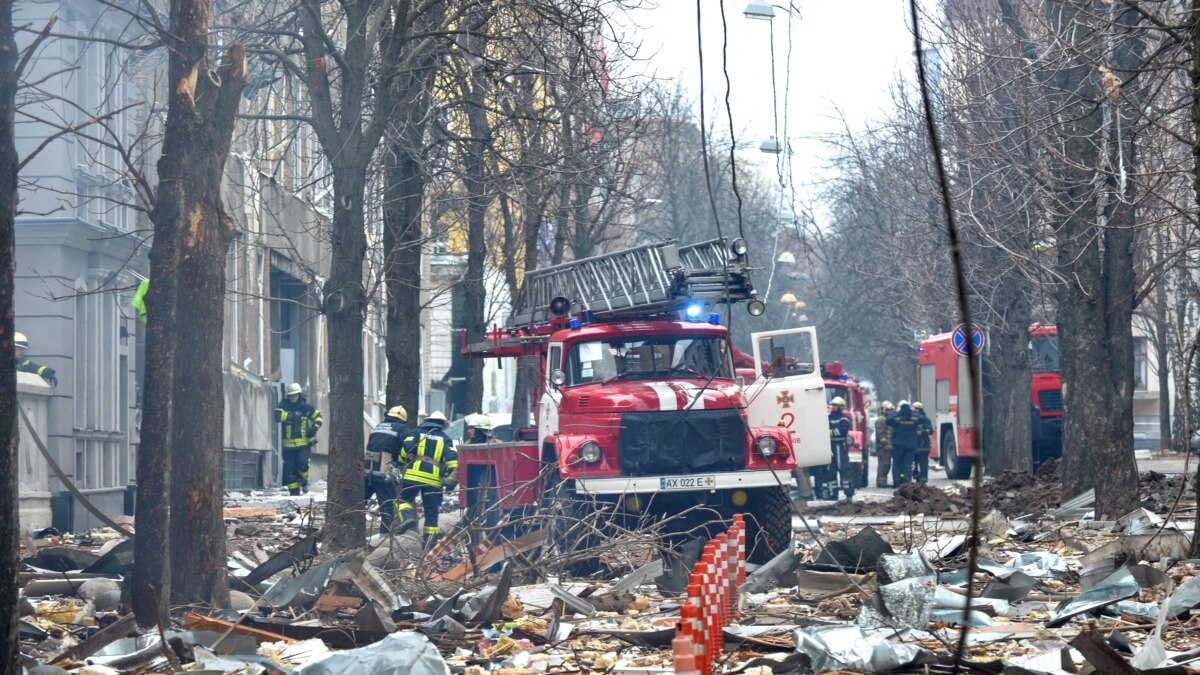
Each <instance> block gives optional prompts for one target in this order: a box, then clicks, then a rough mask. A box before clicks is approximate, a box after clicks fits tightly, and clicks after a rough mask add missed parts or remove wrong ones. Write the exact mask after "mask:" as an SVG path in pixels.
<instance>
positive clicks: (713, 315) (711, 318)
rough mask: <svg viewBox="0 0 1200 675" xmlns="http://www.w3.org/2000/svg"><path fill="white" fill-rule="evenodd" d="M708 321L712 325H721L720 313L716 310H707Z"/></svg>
mask: <svg viewBox="0 0 1200 675" xmlns="http://www.w3.org/2000/svg"><path fill="white" fill-rule="evenodd" d="M708 322H709V323H711V324H712V325H714V326H719V325H721V315H720V314H719V313H718V312H709V313H708Z"/></svg>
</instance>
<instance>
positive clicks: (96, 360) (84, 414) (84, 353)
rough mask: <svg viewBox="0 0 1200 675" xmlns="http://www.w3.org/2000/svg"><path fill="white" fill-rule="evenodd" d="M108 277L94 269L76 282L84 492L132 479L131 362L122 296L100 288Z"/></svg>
mask: <svg viewBox="0 0 1200 675" xmlns="http://www.w3.org/2000/svg"><path fill="white" fill-rule="evenodd" d="M108 276H109V274H108V272H107V271H105V270H95V269H93V270H89V271H88V275H87V278H86V279H80V280H79V281H78V282H77V283H76V286H75V288H76V292H77V295H76V297H75V321H74V327H75V359H74V363H73V369H74V377H73V380H74V391H73V392H72V398H73V400H74V404H75V421H74V429H75V432H74V436H75V480H76V482H77V483H78V484H79V486H80V487H81V488H82V489H85V490H95V489H102V488H113V487H122V486H124V485H125V484H126V483H128V482H129V480H128V479H129V459H128V453H127V452H126V449H127V446H126V443H127V440H128V433H127V432H128V426H129V425H128V418H127V417H126V416H127V415H128V414H129V409H128V407H127V406H128V405H129V392H128V384H129V372H128V367H129V361H128V358H127V357H126V355H125V354H123V353H122V352H123V351H124V348H123V347H122V345H121V314H120V311H119V309H118V307H117V303H118V302H120V299H119V296H117V295H115V294H113V293H110V292H104V291H102V290H100V289H101V288H102V286H103V284H104V282H105V280H107V278H108Z"/></svg>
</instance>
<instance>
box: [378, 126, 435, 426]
mask: <svg viewBox="0 0 1200 675" xmlns="http://www.w3.org/2000/svg"><path fill="white" fill-rule="evenodd" d="M424 114H425V113H424V112H423V111H421V112H418V116H423V115H424ZM413 123H414V121H413V120H412V119H411V118H410V119H409V121H408V122H407V123H406V124H413ZM418 141H419V136H418ZM417 147H419V146H417ZM391 148H392V155H393V156H394V157H395V163H394V165H393V166H390V167H388V169H387V174H386V180H387V186H386V187H385V191H386V194H387V198H386V200H385V203H386V206H385V207H384V210H383V225H384V230H383V249H384V251H385V253H384V255H385V260H386V263H385V264H386V268H385V270H386V271H385V274H386V280H387V293H388V307H387V360H388V379H387V399H388V400H387V403H388V405H389V406H391V405H396V404H400V405H403V406H404V407H405V409H407V410H408V414H409V420H410V421H413V422H415V421H416V419H417V411H418V410H420V407H421V404H420V391H421V241H422V238H423V237H422V233H421V211H422V208H421V207H422V199H423V196H424V193H425V171H424V169H423V168H422V166H421V161H420V158H419V157H417V156H415V155H414V154H413V150H412V149H411V148H412V146H410V145H409V142H408V141H407V140H404V139H397V140H395V141H393V142H392V143H391Z"/></svg>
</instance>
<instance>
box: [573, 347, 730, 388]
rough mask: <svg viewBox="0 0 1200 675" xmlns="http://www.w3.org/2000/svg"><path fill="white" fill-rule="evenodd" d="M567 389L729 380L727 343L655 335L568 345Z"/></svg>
mask: <svg viewBox="0 0 1200 675" xmlns="http://www.w3.org/2000/svg"><path fill="white" fill-rule="evenodd" d="M566 374H567V381H566V383H565V385H564V386H567V387H571V386H575V385H580V384H591V383H593V382H607V381H609V380H615V379H654V378H704V379H708V378H710V377H714V378H722V379H733V362H732V361H731V360H730V356H729V344H728V342H726V341H725V339H724V338H720V337H694V336H684V335H655V336H654V337H649V338H645V339H641V340H629V339H625V338H621V337H616V336H614V337H612V338H606V339H603V340H594V341H589V342H580V343H577V344H574V345H571V346H570V348H569V349H568V350H567V363H566Z"/></svg>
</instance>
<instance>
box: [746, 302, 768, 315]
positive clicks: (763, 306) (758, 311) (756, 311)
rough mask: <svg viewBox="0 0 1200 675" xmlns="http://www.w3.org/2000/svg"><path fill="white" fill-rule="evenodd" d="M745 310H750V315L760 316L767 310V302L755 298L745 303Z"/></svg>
mask: <svg viewBox="0 0 1200 675" xmlns="http://www.w3.org/2000/svg"><path fill="white" fill-rule="evenodd" d="M746 311H748V312H750V316H762V315H763V312H765V311H767V303H765V302H763V301H762V300H759V299H758V298H755V299H753V300H751V301H750V304H748V305H746Z"/></svg>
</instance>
